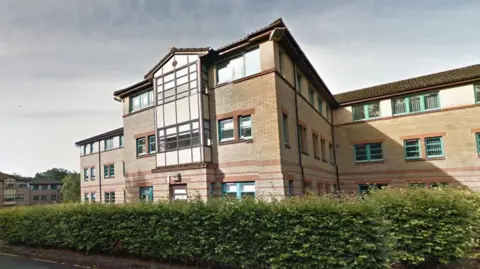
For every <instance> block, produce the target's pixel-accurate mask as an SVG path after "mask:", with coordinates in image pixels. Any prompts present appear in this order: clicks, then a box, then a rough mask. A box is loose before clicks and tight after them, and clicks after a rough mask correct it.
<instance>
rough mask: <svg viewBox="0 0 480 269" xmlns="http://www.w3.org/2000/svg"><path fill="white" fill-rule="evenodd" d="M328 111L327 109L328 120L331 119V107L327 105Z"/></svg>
mask: <svg viewBox="0 0 480 269" xmlns="http://www.w3.org/2000/svg"><path fill="white" fill-rule="evenodd" d="M325 109H326V111H327V120H330V116H331V115H330V107H329V106H328V105H327V107H326V108H325Z"/></svg>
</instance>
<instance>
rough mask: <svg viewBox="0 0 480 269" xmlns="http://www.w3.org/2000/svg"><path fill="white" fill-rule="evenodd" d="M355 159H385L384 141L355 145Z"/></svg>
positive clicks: (363, 160) (359, 160)
mask: <svg viewBox="0 0 480 269" xmlns="http://www.w3.org/2000/svg"><path fill="white" fill-rule="evenodd" d="M354 147H355V161H356V162H369V161H381V160H383V150H382V143H372V144H361V145H355V146H354Z"/></svg>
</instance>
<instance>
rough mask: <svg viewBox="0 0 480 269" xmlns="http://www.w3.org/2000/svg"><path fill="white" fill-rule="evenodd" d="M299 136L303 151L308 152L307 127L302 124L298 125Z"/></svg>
mask: <svg viewBox="0 0 480 269" xmlns="http://www.w3.org/2000/svg"><path fill="white" fill-rule="evenodd" d="M298 137H299V139H300V150H301V151H302V152H303V153H307V152H308V144H307V127H305V126H303V125H301V124H299V125H298Z"/></svg>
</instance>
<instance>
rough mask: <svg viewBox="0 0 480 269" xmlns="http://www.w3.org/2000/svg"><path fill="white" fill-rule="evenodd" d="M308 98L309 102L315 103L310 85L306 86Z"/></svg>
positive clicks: (313, 91)
mask: <svg viewBox="0 0 480 269" xmlns="http://www.w3.org/2000/svg"><path fill="white" fill-rule="evenodd" d="M308 100H309V101H310V104H312V105H313V106H314V105H315V90H314V89H312V88H311V86H309V87H308Z"/></svg>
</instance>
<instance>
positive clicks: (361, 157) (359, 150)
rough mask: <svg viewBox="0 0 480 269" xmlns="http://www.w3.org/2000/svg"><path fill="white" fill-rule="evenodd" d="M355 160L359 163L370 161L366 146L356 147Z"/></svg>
mask: <svg viewBox="0 0 480 269" xmlns="http://www.w3.org/2000/svg"><path fill="white" fill-rule="evenodd" d="M355 160H356V161H357V162H362V161H368V156H367V146H366V145H355Z"/></svg>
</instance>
